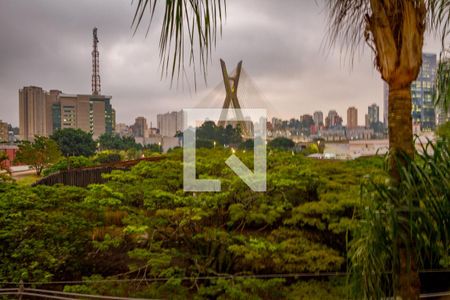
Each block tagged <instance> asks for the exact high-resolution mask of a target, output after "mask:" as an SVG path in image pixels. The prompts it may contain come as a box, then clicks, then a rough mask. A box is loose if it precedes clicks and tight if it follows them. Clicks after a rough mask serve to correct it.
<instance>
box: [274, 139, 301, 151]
mask: <svg viewBox="0 0 450 300" xmlns="http://www.w3.org/2000/svg"><path fill="white" fill-rule="evenodd" d="M268 146H269V147H270V148H274V149H281V150H291V149H293V148H294V146H295V143H294V141H293V140H291V139H288V138H285V137H277V138H275V139H273V140H271V141H270V142H269V144H268Z"/></svg>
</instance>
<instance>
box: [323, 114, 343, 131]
mask: <svg viewBox="0 0 450 300" xmlns="http://www.w3.org/2000/svg"><path fill="white" fill-rule="evenodd" d="M341 126H342V118H341V117H340V116H339V115H338V113H337V111H335V110H330V111H329V112H328V116H327V117H326V118H325V127H327V128H337V127H341Z"/></svg>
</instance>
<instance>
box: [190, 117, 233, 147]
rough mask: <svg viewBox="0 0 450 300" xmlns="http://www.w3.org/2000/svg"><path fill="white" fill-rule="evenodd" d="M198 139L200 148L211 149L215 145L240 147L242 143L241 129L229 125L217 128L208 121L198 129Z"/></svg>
mask: <svg viewBox="0 0 450 300" xmlns="http://www.w3.org/2000/svg"><path fill="white" fill-rule="evenodd" d="M196 137H197V146H201V147H200V148H210V149H211V148H213V147H214V145H218V146H225V145H226V146H228V145H239V144H240V143H241V142H242V136H241V130H240V128H239V127H237V128H233V126H231V125H227V126H226V127H222V126H217V125H216V124H215V123H214V122H212V121H206V122H204V123H203V124H202V126H200V127H199V128H197V131H196Z"/></svg>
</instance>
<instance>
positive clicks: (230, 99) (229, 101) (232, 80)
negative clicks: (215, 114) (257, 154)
mask: <svg viewBox="0 0 450 300" xmlns="http://www.w3.org/2000/svg"><path fill="white" fill-rule="evenodd" d="M220 65H221V67H222V75H223V83H224V85H225V92H226V97H225V101H224V103H223V106H222V112H221V113H220V120H219V123H218V125H219V126H222V127H225V126H226V125H227V123H228V124H229V123H231V122H230V121H227V112H228V110H232V111H234V112H235V114H236V118H237V119H238V121H236V122H237V124H238V125H239V126H240V128H241V131H242V132H241V133H242V135H243V136H244V137H247V138H249V137H251V136H252V133H251V130H250V128H249V126H248V124H247V122H245V121H244V116H243V115H242V111H241V105H240V104H239V99H238V96H237V91H238V86H239V79H240V76H241V70H242V61H240V62H239V63H238V65H237V67H236V71H235V74H234V75H230V74H228V71H227V66H226V64H225V62H224V61H223V60H222V59H221V60H220ZM232 122H234V121H232Z"/></svg>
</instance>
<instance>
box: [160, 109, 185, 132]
mask: <svg viewBox="0 0 450 300" xmlns="http://www.w3.org/2000/svg"><path fill="white" fill-rule="evenodd" d="M183 120H184V118H183V111H178V112H177V111H174V112H170V113H166V114H159V115H157V116H156V121H157V126H158V129H159V134H160V135H161V136H166V137H174V136H175V135H176V134H177V132H181V131H183Z"/></svg>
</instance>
